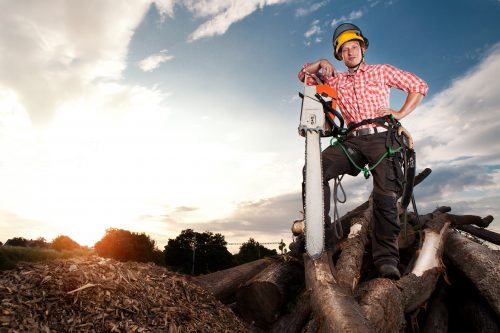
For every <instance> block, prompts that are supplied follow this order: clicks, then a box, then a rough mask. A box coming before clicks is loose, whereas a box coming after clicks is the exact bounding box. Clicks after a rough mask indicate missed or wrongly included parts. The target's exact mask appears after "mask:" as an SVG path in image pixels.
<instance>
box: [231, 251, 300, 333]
mask: <svg viewBox="0 0 500 333" xmlns="http://www.w3.org/2000/svg"><path fill="white" fill-rule="evenodd" d="M303 286H304V273H303V267H302V264H300V263H298V262H297V261H296V260H288V261H275V262H274V263H272V264H271V265H270V266H268V267H267V268H266V269H264V270H263V271H262V272H260V273H259V274H257V275H256V276H254V277H253V278H252V279H251V280H250V281H248V282H246V283H245V284H243V285H242V286H240V287H239V288H238V291H237V292H236V308H237V310H238V312H239V313H240V314H241V316H242V317H243V318H244V319H245V320H246V321H247V322H248V323H253V324H255V325H256V326H257V327H260V328H264V329H268V328H269V327H270V326H271V325H272V324H273V323H274V322H275V321H276V320H277V319H278V317H279V315H280V313H281V309H282V306H283V305H284V304H285V302H286V301H287V300H288V299H289V298H290V297H289V296H290V292H291V291H297V290H300V289H302V288H303Z"/></svg>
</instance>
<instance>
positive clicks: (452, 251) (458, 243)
mask: <svg viewBox="0 0 500 333" xmlns="http://www.w3.org/2000/svg"><path fill="white" fill-rule="evenodd" d="M444 253H445V256H446V258H447V259H448V260H449V261H450V262H451V263H452V264H453V265H454V266H455V267H457V268H458V269H460V270H461V271H462V272H463V273H464V274H465V275H466V276H467V278H468V279H469V280H470V281H471V282H472V283H473V284H474V285H475V287H476V288H477V290H478V291H479V292H480V293H481V295H482V296H483V298H484V299H485V300H486V301H487V302H488V304H489V305H490V306H491V308H492V310H493V311H494V312H495V314H496V316H497V317H498V318H500V288H499V287H498V286H500V252H498V251H493V250H491V249H489V248H487V247H486V246H483V245H480V244H477V243H475V242H473V241H471V240H469V239H467V238H466V237H464V236H462V235H460V234H459V233H458V232H457V231H454V230H450V231H449V232H448V234H447V237H446V244H445V252H444Z"/></svg>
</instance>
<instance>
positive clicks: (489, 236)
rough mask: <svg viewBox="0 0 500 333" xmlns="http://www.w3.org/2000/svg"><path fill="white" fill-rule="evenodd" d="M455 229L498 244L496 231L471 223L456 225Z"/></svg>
mask: <svg viewBox="0 0 500 333" xmlns="http://www.w3.org/2000/svg"><path fill="white" fill-rule="evenodd" d="M457 229H460V230H462V231H465V232H467V233H469V234H471V235H473V236H476V237H478V238H481V239H482V240H485V241H487V242H490V243H493V244H496V245H500V234H497V233H496V232H493V231H490V230H487V229H483V228H478V227H474V226H472V225H459V226H457Z"/></svg>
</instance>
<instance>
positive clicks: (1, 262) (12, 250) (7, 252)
mask: <svg viewBox="0 0 500 333" xmlns="http://www.w3.org/2000/svg"><path fill="white" fill-rule="evenodd" d="M91 254H93V251H92V250H87V249H79V250H72V251H56V250H53V249H42V248H38V247H20V246H0V270H7V269H13V268H14V267H16V264H17V263H18V262H19V261H29V262H35V261H43V260H53V259H67V258H73V257H80V256H88V255H91Z"/></svg>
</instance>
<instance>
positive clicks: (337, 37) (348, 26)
mask: <svg viewBox="0 0 500 333" xmlns="http://www.w3.org/2000/svg"><path fill="white" fill-rule="evenodd" d="M351 40H359V41H361V42H362V43H363V44H364V45H365V47H366V48H368V38H366V37H365V36H363V33H362V32H361V29H359V28H358V27H357V26H355V25H354V24H352V23H342V24H341V25H339V26H338V27H337V28H336V29H335V32H334V33H333V38H332V43H333V50H334V56H335V59H337V60H342V58H341V57H340V54H339V51H340V48H341V47H342V45H344V44H345V43H346V42H348V41H351Z"/></svg>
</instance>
